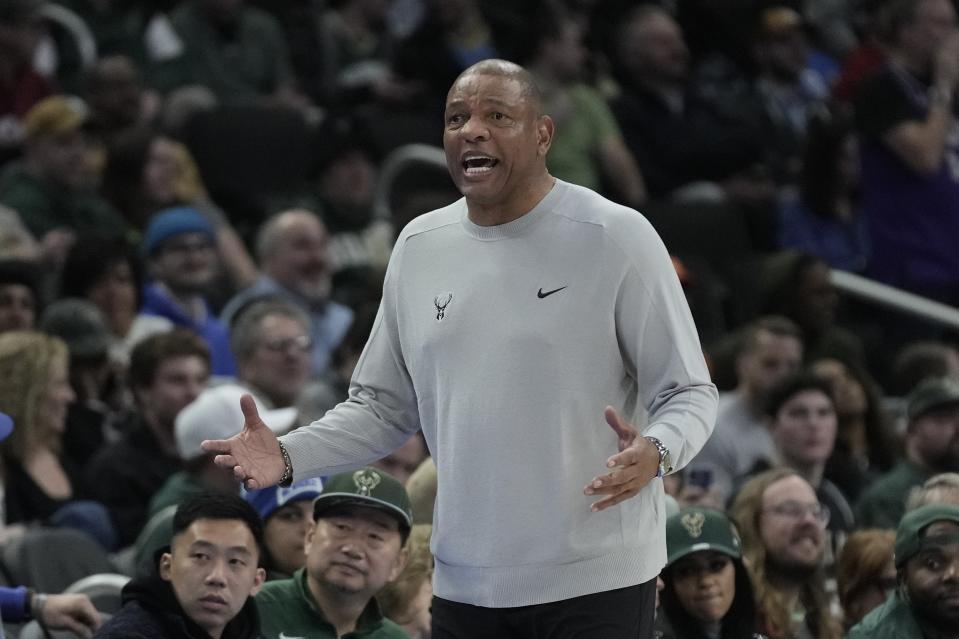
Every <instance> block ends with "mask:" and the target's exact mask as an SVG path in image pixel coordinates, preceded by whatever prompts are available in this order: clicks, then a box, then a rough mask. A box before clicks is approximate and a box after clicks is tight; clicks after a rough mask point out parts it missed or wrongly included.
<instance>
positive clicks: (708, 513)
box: [666, 507, 743, 566]
mask: <svg viewBox="0 0 959 639" xmlns="http://www.w3.org/2000/svg"><path fill="white" fill-rule="evenodd" d="M700 550H715V551H717V552H721V553H723V554H724V555H729V556H730V557H732V558H734V559H739V558H740V557H742V555H743V552H742V542H741V541H740V540H739V533H738V532H736V527H735V526H734V525H733V522H732V520H731V519H729V517H727V516H726V515H725V514H723V513H721V512H719V511H718V510H713V509H712V508H699V507H691V508H683V509H682V510H680V511H679V512H678V513H676V514H675V515H673V516H672V517H670V518H669V519H667V520H666V552H667V557H666V565H667V566H671V565H672V564H673V563H674V562H676V561H677V560H679V559H682V558H683V557H685V556H686V555H689V554H691V553H694V552H699V551H700Z"/></svg>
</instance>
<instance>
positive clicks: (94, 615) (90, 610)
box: [40, 594, 100, 637]
mask: <svg viewBox="0 0 959 639" xmlns="http://www.w3.org/2000/svg"><path fill="white" fill-rule="evenodd" d="M40 619H41V621H43V623H44V625H46V626H47V627H49V628H51V629H52V630H70V631H71V632H73V633H74V634H76V635H79V636H81V637H92V636H93V633H94V632H96V630H97V628H99V627H100V613H99V612H97V609H96V608H94V607H93V603H92V602H91V601H90V598H89V597H87V596H86V595H82V594H60V595H48V596H47V602H46V604H45V605H44V606H43V610H42V611H41V613H40Z"/></svg>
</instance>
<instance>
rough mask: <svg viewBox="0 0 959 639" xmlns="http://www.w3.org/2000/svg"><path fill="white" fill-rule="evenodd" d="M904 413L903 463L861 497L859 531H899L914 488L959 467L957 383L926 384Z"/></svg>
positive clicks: (912, 396)
mask: <svg viewBox="0 0 959 639" xmlns="http://www.w3.org/2000/svg"><path fill="white" fill-rule="evenodd" d="M906 413H907V416H908V418H909V423H908V425H907V427H906V441H905V446H904V448H905V456H904V459H902V460H901V461H900V462H899V464H898V465H897V466H896V467H895V468H893V469H892V470H890V471H889V472H888V473H886V474H885V475H883V476H882V477H880V478H879V479H877V480H876V481H875V482H873V484H872V485H871V486H870V487H869V488H868V489H867V490H866V491H865V492H864V493H863V494H862V497H860V498H859V503H858V504H857V506H856V523H857V525H858V526H859V527H860V528H890V529H892V528H895V527H896V524H898V522H899V520H900V519H901V518H902V515H903V513H904V512H905V510H906V498H907V497H908V496H909V493H910V492H911V491H912V489H913V488H918V487H919V486H921V485H922V484H923V482H925V481H926V480H927V479H929V478H930V477H932V476H933V475H935V474H937V473H943V472H952V471H953V470H955V468H956V467H957V464H959V383H957V382H956V381H955V380H952V379H950V378H946V377H942V378H931V379H927V380H925V381H924V382H922V383H920V384H919V385H918V386H917V387H916V389H915V390H914V391H913V392H912V393H910V395H909V401H908V405H907V408H906Z"/></svg>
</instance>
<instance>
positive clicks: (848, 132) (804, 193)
mask: <svg viewBox="0 0 959 639" xmlns="http://www.w3.org/2000/svg"><path fill="white" fill-rule="evenodd" d="M852 135H853V126H852V118H851V117H849V115H848V114H847V112H845V111H843V110H841V109H838V108H837V109H833V110H828V109H823V110H821V111H818V112H815V113H813V114H812V115H811V116H810V118H809V125H808V132H807V134H806V143H805V145H804V147H803V158H802V170H801V171H800V174H799V196H800V199H801V200H802V203H803V204H805V205H806V208H807V209H809V211H810V212H811V213H813V214H814V215H817V216H819V217H824V218H832V217H835V214H836V203H837V200H838V198H839V197H840V196H841V195H842V189H843V184H842V176H841V175H840V174H839V171H838V167H837V164H838V161H839V158H840V157H841V155H842V146H843V144H844V143H845V142H846V140H848V139H849V138H850V137H852Z"/></svg>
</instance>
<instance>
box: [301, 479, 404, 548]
mask: <svg viewBox="0 0 959 639" xmlns="http://www.w3.org/2000/svg"><path fill="white" fill-rule="evenodd" d="M338 506H365V507H367V508H375V509H377V510H381V511H383V512H385V513H386V514H388V515H392V516H393V517H395V518H396V519H397V521H399V523H400V528H401V530H403V531H405V532H409V530H410V528H411V527H412V526H413V509H412V508H411V507H410V496H409V495H408V494H407V493H406V489H405V488H404V487H403V484H401V483H400V482H399V481H398V480H397V479H395V478H394V477H393V476H392V475H389V474H387V473H385V472H383V471H382V470H379V469H377V468H370V467H366V468H361V469H359V470H356V471H353V472H350V473H340V474H339V475H333V476H332V477H330V478H329V479H328V480H327V482H326V485H325V486H323V492H322V494H320V496H319V497H317V498H316V501H315V502H313V519H314V520H316V519H319V518H320V517H321V516H322V515H323V514H324V513H326V512H327V511H329V510H331V509H333V508H336V507H338Z"/></svg>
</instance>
